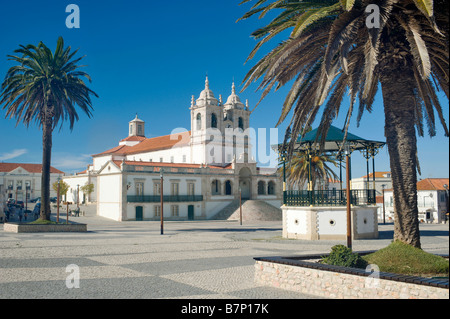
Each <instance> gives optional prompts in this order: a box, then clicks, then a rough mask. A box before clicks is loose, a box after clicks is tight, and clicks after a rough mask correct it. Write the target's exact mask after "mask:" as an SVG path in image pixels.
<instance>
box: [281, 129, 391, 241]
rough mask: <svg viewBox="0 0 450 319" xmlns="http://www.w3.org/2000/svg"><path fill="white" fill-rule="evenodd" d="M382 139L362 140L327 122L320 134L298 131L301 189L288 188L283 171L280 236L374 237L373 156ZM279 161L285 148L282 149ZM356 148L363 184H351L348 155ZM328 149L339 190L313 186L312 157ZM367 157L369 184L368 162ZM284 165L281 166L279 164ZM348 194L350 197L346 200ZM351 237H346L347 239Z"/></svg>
mask: <svg viewBox="0 0 450 319" xmlns="http://www.w3.org/2000/svg"><path fill="white" fill-rule="evenodd" d="M385 144H386V143H385V142H380V141H374V140H367V139H364V138H361V137H359V136H357V135H355V134H352V133H350V132H348V133H347V136H345V134H344V132H343V131H342V130H341V129H339V128H336V127H334V126H330V128H329V129H328V131H327V134H326V137H325V138H323V137H322V135H321V134H320V131H319V129H318V128H317V129H314V130H312V131H310V132H309V133H307V134H305V135H304V136H300V137H299V138H298V139H297V141H296V143H295V145H294V152H306V153H307V155H308V158H309V161H310V163H309V164H310V165H309V174H308V187H307V189H306V190H288V189H287V188H286V175H285V173H283V206H282V210H283V237H285V238H298V239H311V240H315V239H345V238H347V243H348V245H349V246H351V238H377V237H378V221H377V206H376V193H375V156H376V154H378V152H379V150H380V149H381V148H382V147H383V146H384V145H385ZM280 151H281V155H282V161H283V164H285V163H286V154H285V149H282V148H281V150H280ZM354 151H360V152H361V153H362V154H363V156H364V158H365V159H366V169H367V180H366V187H364V189H352V187H351V154H352V153H353V152H354ZM324 153H327V154H331V155H334V156H335V157H336V158H337V159H338V160H339V175H340V189H336V190H320V189H319V190H317V189H312V184H313V183H312V178H311V158H312V156H314V155H319V154H324ZM344 158H345V160H346V169H345V170H346V187H345V189H344V187H343V183H342V180H343V176H342V169H343V167H342V162H343V160H344ZM370 159H372V169H373V174H372V182H373V183H372V187H371V185H370V184H371V183H370V179H369V166H370V165H369V164H370ZM283 166H285V165H283ZM348 198H350V200H347V199H348ZM349 238H350V241H349Z"/></svg>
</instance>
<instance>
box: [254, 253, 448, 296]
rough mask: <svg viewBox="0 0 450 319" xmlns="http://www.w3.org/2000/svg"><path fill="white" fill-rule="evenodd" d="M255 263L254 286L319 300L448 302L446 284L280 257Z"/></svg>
mask: <svg viewBox="0 0 450 319" xmlns="http://www.w3.org/2000/svg"><path fill="white" fill-rule="evenodd" d="M316 257H317V256H316ZM255 260H256V264H255V281H256V282H257V283H259V284H263V285H268V286H272V287H276V288H281V289H287V290H292V291H298V292H301V293H306V294H311V295H315V296H319V297H327V298H335V299H364V298H365V299H449V286H448V280H438V279H437V280H432V279H427V278H421V277H414V276H400V275H395V274H389V273H383V272H379V273H373V272H366V271H365V270H364V269H360V270H359V269H353V268H346V267H338V266H330V265H323V264H317V263H313V262H306V261H303V260H294V259H287V258H282V257H261V258H255ZM374 277H377V278H374Z"/></svg>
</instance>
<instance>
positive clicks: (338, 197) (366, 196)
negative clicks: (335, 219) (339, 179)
mask: <svg viewBox="0 0 450 319" xmlns="http://www.w3.org/2000/svg"><path fill="white" fill-rule="evenodd" d="M350 196H351V198H350V200H351V201H350V203H351V204H352V205H355V206H361V205H371V204H376V195H375V190H373V189H369V190H367V189H357V190H351V191H350ZM283 200H284V204H285V205H286V206H345V205H347V193H346V191H345V190H314V191H306V190H300V191H295V190H290V191H284V194H283Z"/></svg>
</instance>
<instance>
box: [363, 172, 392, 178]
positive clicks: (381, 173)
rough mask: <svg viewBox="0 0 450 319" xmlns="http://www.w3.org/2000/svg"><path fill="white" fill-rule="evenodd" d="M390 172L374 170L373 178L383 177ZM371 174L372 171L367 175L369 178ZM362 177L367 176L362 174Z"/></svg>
mask: <svg viewBox="0 0 450 319" xmlns="http://www.w3.org/2000/svg"><path fill="white" fill-rule="evenodd" d="M390 173H391V172H375V178H383V177H385V176H384V175H386V174H390ZM372 176H373V173H369V177H370V178H371V177H372ZM363 178H367V175H364V176H363Z"/></svg>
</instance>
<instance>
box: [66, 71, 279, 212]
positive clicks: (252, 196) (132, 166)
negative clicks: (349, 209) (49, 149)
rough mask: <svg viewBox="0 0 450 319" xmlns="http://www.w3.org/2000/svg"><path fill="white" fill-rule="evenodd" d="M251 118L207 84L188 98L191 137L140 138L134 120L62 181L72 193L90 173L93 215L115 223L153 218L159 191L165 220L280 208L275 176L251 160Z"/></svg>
mask: <svg viewBox="0 0 450 319" xmlns="http://www.w3.org/2000/svg"><path fill="white" fill-rule="evenodd" d="M250 113H251V112H250V111H249V107H248V102H246V104H244V103H242V102H241V101H240V99H239V97H238V95H237V94H236V92H235V87H234V83H233V85H232V92H231V95H230V96H229V97H228V99H227V101H226V102H225V103H223V101H222V97H221V96H220V97H219V99H216V98H215V97H214V94H213V92H212V91H211V90H210V88H209V81H208V78H206V81H205V89H204V90H203V91H201V93H200V96H199V98H198V99H195V97H194V96H193V97H192V100H191V107H190V116H191V130H190V131H179V132H178V131H174V132H172V134H170V135H165V136H159V137H155V138H146V137H145V122H144V121H143V120H141V119H139V118H138V116H137V115H136V118H135V119H133V120H132V121H130V122H129V135H128V137H126V138H124V139H123V140H121V141H120V142H119V145H118V146H116V147H114V148H112V149H110V150H107V151H104V152H102V153H99V154H96V155H93V156H92V157H93V163H92V165H89V167H88V170H87V171H85V172H83V173H81V174H77V175H76V176H67V177H65V178H64V180H65V181H66V182H68V183H70V184H71V185H72V184H73V185H72V187H73V186H74V185H76V184H78V185H79V184H80V183H81V182H82V181H85V180H86V175H89V178H90V180H91V181H92V183H93V184H94V185H95V190H94V193H95V194H93V195H92V198H95V200H96V203H97V215H99V216H103V217H106V218H109V219H113V220H117V221H127V220H159V219H160V216H161V190H162V193H163V196H162V197H163V203H164V204H163V205H164V206H163V214H164V219H167V220H198V219H214V218H226V214H224V211H227V210H228V211H230V212H232V211H233V209H236V208H237V207H238V205H239V199H240V198H242V199H243V200H252V201H263V202H265V203H268V204H270V207H273V208H274V209H279V207H280V206H281V202H282V198H281V197H282V195H281V194H282V185H281V184H282V183H281V180H280V176H279V174H277V173H276V171H275V169H272V170H267V169H264V168H259V167H257V164H256V162H255V160H254V159H253V156H252V136H251V134H250V133H249V132H250V130H249V128H250ZM161 181H163V184H162V188H161ZM262 213H264V212H262ZM280 214H281V213H280ZM219 216H220V217H219ZM224 216H225V217H224Z"/></svg>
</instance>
